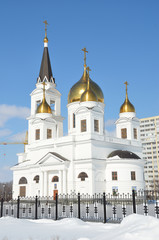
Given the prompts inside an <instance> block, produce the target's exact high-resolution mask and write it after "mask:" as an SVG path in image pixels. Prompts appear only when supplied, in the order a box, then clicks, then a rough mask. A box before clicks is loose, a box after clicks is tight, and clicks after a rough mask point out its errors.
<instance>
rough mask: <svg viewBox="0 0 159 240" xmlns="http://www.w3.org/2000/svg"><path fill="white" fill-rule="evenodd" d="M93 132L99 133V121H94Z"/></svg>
mask: <svg viewBox="0 0 159 240" xmlns="http://www.w3.org/2000/svg"><path fill="white" fill-rule="evenodd" d="M94 131H95V132H99V120H96V119H94Z"/></svg>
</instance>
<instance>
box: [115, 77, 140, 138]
mask: <svg viewBox="0 0 159 240" xmlns="http://www.w3.org/2000/svg"><path fill="white" fill-rule="evenodd" d="M124 84H125V87H126V97H125V101H124V103H123V104H122V106H121V107H120V113H119V119H118V120H117V121H116V136H117V138H123V139H129V140H135V141H139V140H140V121H139V119H138V118H137V117H136V112H135V108H134V106H133V104H132V103H131V102H130V101H129V99H128V82H125V83H124Z"/></svg>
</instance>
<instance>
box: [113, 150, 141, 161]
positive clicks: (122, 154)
mask: <svg viewBox="0 0 159 240" xmlns="http://www.w3.org/2000/svg"><path fill="white" fill-rule="evenodd" d="M115 156H118V157H120V158H132V159H140V157H139V156H138V155H136V154H135V153H133V152H129V151H123V150H115V151H113V152H111V153H110V154H109V155H108V158H112V157H115Z"/></svg>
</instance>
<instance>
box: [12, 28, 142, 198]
mask: <svg viewBox="0 0 159 240" xmlns="http://www.w3.org/2000/svg"><path fill="white" fill-rule="evenodd" d="M82 50H83V51H84V72H83V75H82V77H81V79H80V80H79V81H78V82H76V83H75V84H74V85H73V87H72V88H71V89H70V91H69V93H68V104H67V108H68V135H67V136H63V120H64V118H63V117H62V115H61V94H60V92H59V91H58V90H57V89H56V83H55V79H54V78H53V74H52V69H51V63H50V58H49V52H48V38H47V33H46V29H45V38H44V51H43V57H42V62H41V68H40V73H39V77H38V79H37V83H36V88H35V89H34V90H33V92H32V93H31V115H30V117H29V118H28V140H27V144H25V151H24V153H19V154H18V164H16V165H15V166H14V167H12V168H11V169H12V170H13V198H17V197H18V196H21V197H30V196H36V195H37V196H52V197H55V194H56V193H58V194H67V193H68V194H70V193H72V192H75V193H78V192H80V193H81V194H82V193H84V194H86V193H88V194H90V195H92V194H94V193H103V192H106V193H110V194H113V195H116V194H117V193H121V194H122V193H125V194H126V193H131V192H132V189H134V190H136V191H138V190H143V189H144V185H145V182H144V161H143V159H142V145H141V142H140V134H139V132H140V129H139V127H140V122H139V119H138V118H137V117H136V112H135V108H134V106H133V105H132V104H131V103H130V101H129V99H128V94H127V82H126V83H125V84H126V98H125V101H124V103H123V104H122V106H121V108H120V113H119V119H118V120H117V121H116V137H109V136H107V134H106V133H105V129H104V107H105V104H104V94H103V92H102V90H101V88H100V87H99V86H98V85H97V83H95V82H94V81H93V80H92V79H91V78H90V77H89V71H90V69H89V67H87V66H86V52H87V51H86V49H85V48H84V49H82Z"/></svg>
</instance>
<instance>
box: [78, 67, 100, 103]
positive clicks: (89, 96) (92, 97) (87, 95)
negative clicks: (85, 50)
mask: <svg viewBox="0 0 159 240" xmlns="http://www.w3.org/2000/svg"><path fill="white" fill-rule="evenodd" d="M87 70H88V73H87V87H86V90H85V91H84V93H83V94H82V95H81V99H80V102H86V101H95V102H98V99H97V96H96V94H95V93H94V92H93V91H92V89H91V87H90V78H89V71H90V69H89V67H88V68H87Z"/></svg>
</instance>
